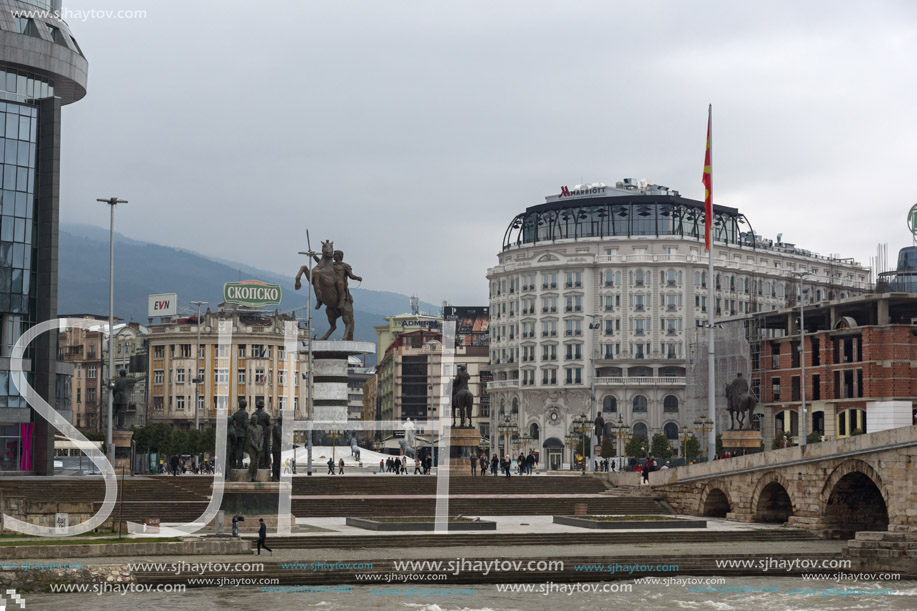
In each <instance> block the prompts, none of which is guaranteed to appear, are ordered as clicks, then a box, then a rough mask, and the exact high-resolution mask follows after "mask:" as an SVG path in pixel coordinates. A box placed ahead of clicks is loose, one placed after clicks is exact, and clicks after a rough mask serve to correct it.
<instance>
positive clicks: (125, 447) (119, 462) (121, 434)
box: [111, 431, 134, 475]
mask: <svg viewBox="0 0 917 611" xmlns="http://www.w3.org/2000/svg"><path fill="white" fill-rule="evenodd" d="M133 437H134V431H112V432H111V443H112V445H114V446H115V475H121V469H122V468H123V469H124V472H125V473H130V472H131V439H132V438H133Z"/></svg>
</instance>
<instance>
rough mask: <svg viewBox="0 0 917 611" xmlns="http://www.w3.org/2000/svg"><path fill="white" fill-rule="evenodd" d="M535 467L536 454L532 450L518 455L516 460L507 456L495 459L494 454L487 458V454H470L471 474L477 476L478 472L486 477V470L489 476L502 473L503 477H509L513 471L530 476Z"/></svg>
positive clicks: (536, 463) (536, 464)
mask: <svg viewBox="0 0 917 611" xmlns="http://www.w3.org/2000/svg"><path fill="white" fill-rule="evenodd" d="M537 466H538V452H535V451H534V450H530V451H529V453H528V454H519V456H517V457H516V458H509V457H507V456H501V457H500V458H497V456H496V454H495V455H494V456H493V457H491V458H488V457H487V454H484V453H482V454H481V455H480V456H478V455H476V454H472V456H471V460H470V467H471V474H472V475H478V470H480V475H481V476H482V477H483V476H485V475H487V471H488V470H490V474H491V475H497V473H502V474H503V475H504V477H510V474H511V473H512V471H513V470H515V471H516V473H518V474H519V475H531V474H532V473H534V472H535V468H536V467H537Z"/></svg>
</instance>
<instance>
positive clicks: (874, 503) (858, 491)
mask: <svg viewBox="0 0 917 611" xmlns="http://www.w3.org/2000/svg"><path fill="white" fill-rule="evenodd" d="M819 511H820V512H821V515H822V518H823V519H824V522H825V528H827V529H828V530H830V531H833V532H832V536H836V537H839V538H846V539H849V538H853V536H854V533H856V532H857V531H860V530H888V523H889V519H888V488H887V486H886V485H885V483H884V482H883V481H882V477H881V476H880V475H879V473H878V471H876V470H875V469H874V468H873V467H872V465H870V464H869V463H867V462H865V461H862V460H858V459H849V460H845V461H844V462H842V463H841V464H839V465H838V466H837V467H836V468H835V469H834V471H832V472H831V475H830V476H828V479H827V480H826V481H825V485H824V486H823V487H822V490H821V493H820V494H819Z"/></svg>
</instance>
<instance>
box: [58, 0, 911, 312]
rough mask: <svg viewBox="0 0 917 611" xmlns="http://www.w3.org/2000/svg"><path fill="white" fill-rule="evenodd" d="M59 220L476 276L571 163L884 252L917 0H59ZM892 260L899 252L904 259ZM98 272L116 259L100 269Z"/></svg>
mask: <svg viewBox="0 0 917 611" xmlns="http://www.w3.org/2000/svg"><path fill="white" fill-rule="evenodd" d="M64 6H65V8H67V9H71V10H89V9H97V10H112V11H117V10H125V9H129V10H130V9H133V10H145V11H147V17H146V18H145V19H132V20H127V19H104V18H102V19H99V18H96V19H88V20H86V21H84V22H79V21H76V20H74V19H70V21H69V23H70V27H71V29H72V31H73V33H74V35H75V36H76V38H77V40H78V41H79V43H80V46H81V47H82V49H83V51H84V53H85V54H86V56H87V57H88V59H89V66H90V67H89V86H88V91H89V93H88V95H87V96H86V98H84V99H83V100H82V101H80V102H78V103H76V104H74V105H72V106H69V107H66V108H65V109H64V132H63V156H62V168H63V169H62V206H61V218H62V220H64V221H78V222H84V223H90V224H95V225H99V226H105V227H107V223H108V212H107V208H106V207H105V206H103V205H102V204H98V203H96V202H95V199H96V198H98V197H109V196H112V195H116V196H119V197H121V198H123V199H128V200H130V204H128V205H126V206H122V207H120V208H119V209H118V211H117V213H116V215H117V216H116V229H117V230H118V231H121V232H123V233H124V234H126V235H128V236H130V237H133V238H137V239H142V240H148V241H154V242H158V243H162V244H167V245H172V246H178V247H183V248H189V249H193V250H197V251H200V252H202V253H205V254H209V255H213V256H217V257H223V258H228V259H234V260H240V261H243V262H246V263H248V264H250V265H253V266H257V267H262V268H267V269H270V270H273V271H277V272H289V273H290V274H291V275H292V274H293V273H294V272H295V271H296V269H297V267H298V265H299V264H300V263H301V260H302V257H298V256H297V255H296V252H297V251H298V250H303V249H304V248H303V247H304V246H305V230H306V228H309V229H310V233H311V235H312V239H313V244H314V243H316V242H317V241H318V240H319V239H328V238H331V239H334V241H335V246H336V247H337V248H341V249H343V250H344V251H345V253H346V258H347V260H348V261H349V262H350V263H351V265H352V266H353V268H354V271H355V273H357V274H360V275H362V276H363V277H364V278H365V281H364V282H363V285H362V286H363V287H364V288H371V289H381V290H394V291H399V292H402V293H407V294H415V293H416V294H418V295H419V296H420V297H422V298H423V299H425V300H428V301H434V302H436V301H438V300H440V299H447V300H449V301H450V302H452V303H455V304H461V305H474V304H484V303H486V300H487V283H486V281H485V278H484V275H485V273H486V269H487V268H488V267H491V266H493V265H495V264H496V263H497V258H496V255H497V253H498V251H499V249H500V247H501V240H502V237H503V232H504V230H505V229H506V225H507V224H508V223H509V221H510V220H511V219H512V217H513V216H514V215H515V214H517V213H519V212H521V211H523V210H524V209H525V208H526V207H527V206H531V205H535V204H539V203H542V202H543V201H544V196H545V195H548V194H556V193H557V192H558V191H559V188H560V186H561V185H571V186H572V185H573V184H576V183H579V182H581V181H586V182H595V181H602V182H606V183H610V184H613V183H614V182H615V181H616V180H620V179H621V178H623V177H633V178H648V179H650V180H652V181H654V182H656V183H659V184H664V185H667V186H669V187H671V188H674V189H678V190H680V191H681V192H682V194H683V195H685V196H687V197H691V198H695V199H702V198H703V186H702V185H701V182H700V178H701V171H702V167H701V166H702V164H703V154H704V139H705V130H706V120H707V104H708V103H712V104H713V109H714V193H715V201H716V203H719V204H724V205H729V206H735V207H738V208H739V209H740V210H741V211H742V212H743V213H745V215H746V216H747V217H748V218H749V220H750V221H751V223H752V225H753V226H754V228H755V230H756V231H757V232H758V233H760V234H762V235H765V236H767V237H771V238H773V237H775V236H776V234H777V233H778V232H782V233H783V234H784V240H785V241H788V242H794V243H796V244H798V245H799V246H801V247H804V248H808V249H810V250H814V251H816V252H819V253H821V254H825V255H827V254H831V253H838V254H840V255H841V256H845V257H846V256H852V257H856V258H857V259H858V260H859V261H860V262H861V263H863V264H867V265H868V264H869V257H870V256H873V255H874V254H875V250H876V244H877V243H879V242H887V243H888V244H889V250H890V258H892V259H894V257H895V253H897V250H898V249H899V248H900V247H902V246H906V245H909V244H910V241H911V238H910V235H909V233H908V231H907V228H906V224H905V217H906V214H907V211H908V209H909V208H910V206H911V205H912V204H913V203H915V202H917V185H915V184H912V183H914V182H915V181H914V175H915V173H914V169H915V166H917V146H915V143H917V120H915V110H914V108H915V106H914V101H915V97H917V96H915V93H917V78H915V68H914V61H915V58H917V3H915V2H912V1H907V0H902V1H900V2H892V1H886V2H882V1H875V0H873V1H870V2H843V1H841V2H838V1H836V0H835V1H824V2H797V1H794V2H775V1H769V2H734V1H705V2H700V1H695V2H686V1H675V0H672V1H668V2H652V1H643V2H617V1H615V2H613V1H608V0H605V1H597V2H586V1H582V2H573V1H571V2H540V1H531V0H524V1H523V0H519V1H504V2H494V1H490V2H469V1H466V0H463V1H461V2H435V1H430V0H422V1H400V0H388V1H382V0H371V1H341V2H331V1H323V2H317V1H313V0H300V1H292V0H283V1H281V0H277V1H272V2H241V1H240V2H232V1H222V2H215V1H200V0H197V1H188V0H185V1H181V2H180V1H172V0H169V1H164V0H157V1H155V2H152V1H146V2H142V1H137V0H119V1H117V2H114V1H111V2H110V1H102V0H65V1H64ZM891 265H892V266H893V265H894V261H892V262H891ZM106 273H107V272H106Z"/></svg>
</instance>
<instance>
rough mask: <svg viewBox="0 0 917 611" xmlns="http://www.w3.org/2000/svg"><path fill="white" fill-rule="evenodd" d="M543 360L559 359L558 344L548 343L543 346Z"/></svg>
mask: <svg viewBox="0 0 917 611" xmlns="http://www.w3.org/2000/svg"><path fill="white" fill-rule="evenodd" d="M541 360H542V361H556V360H557V345H556V344H548V345H546V346H542V347H541Z"/></svg>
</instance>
